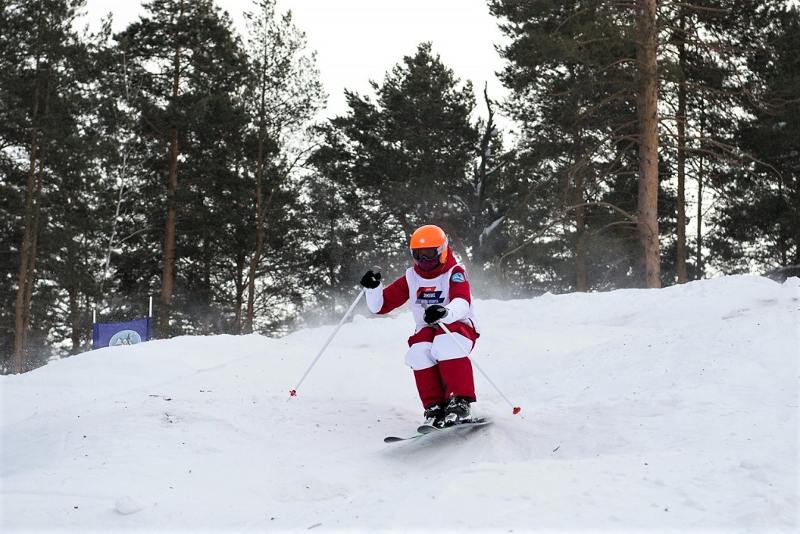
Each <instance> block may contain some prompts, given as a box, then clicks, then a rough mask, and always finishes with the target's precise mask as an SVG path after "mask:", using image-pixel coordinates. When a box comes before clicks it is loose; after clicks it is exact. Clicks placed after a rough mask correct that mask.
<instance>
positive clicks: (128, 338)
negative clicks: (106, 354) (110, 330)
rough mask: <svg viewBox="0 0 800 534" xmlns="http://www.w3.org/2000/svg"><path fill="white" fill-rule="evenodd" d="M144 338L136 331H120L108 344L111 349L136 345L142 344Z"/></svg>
mask: <svg viewBox="0 0 800 534" xmlns="http://www.w3.org/2000/svg"><path fill="white" fill-rule="evenodd" d="M141 341H142V336H140V335H139V332H137V331H136V330H120V331H119V332H117V333H116V334H114V335H113V336H112V337H111V341H109V342H108V346H109V347H116V346H117V345H136V344H137V343H141Z"/></svg>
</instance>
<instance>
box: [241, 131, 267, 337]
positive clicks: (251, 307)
mask: <svg viewBox="0 0 800 534" xmlns="http://www.w3.org/2000/svg"><path fill="white" fill-rule="evenodd" d="M263 204H264V137H263V135H262V134H261V133H259V137H258V160H257V163H256V249H255V251H254V252H253V255H252V256H251V258H250V272H249V273H248V276H247V316H246V318H245V325H244V328H245V332H246V333H248V334H250V333H252V332H253V321H254V319H255V302H256V271H257V270H258V264H259V263H261V255H262V254H263V253H264V205H263Z"/></svg>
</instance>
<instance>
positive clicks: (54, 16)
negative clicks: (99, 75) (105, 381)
mask: <svg viewBox="0 0 800 534" xmlns="http://www.w3.org/2000/svg"><path fill="white" fill-rule="evenodd" d="M81 4H82V2H79V1H76V0H47V1H39V2H10V3H6V4H5V5H4V6H3V17H2V22H0V33H2V38H0V70H1V71H2V73H0V94H1V95H2V102H3V106H2V109H1V110H0V112H1V113H2V118H0V123H2V126H1V127H0V138H1V141H0V146H2V156H0V161H2V168H3V174H4V175H5V177H6V179H7V180H8V181H7V182H6V180H5V179H4V180H3V181H4V183H5V185H4V188H5V192H6V193H7V194H8V197H7V201H6V202H7V204H6V205H5V209H7V210H8V215H9V217H8V218H7V219H6V218H4V220H7V221H9V222H10V223H11V225H10V226H9V227H8V228H7V229H6V233H5V234H4V236H5V239H7V240H8V242H9V244H10V246H9V248H8V250H10V251H14V252H13V254H14V255H15V256H16V258H15V259H16V264H17V266H18V269H17V276H16V282H17V283H16V288H15V289H14V291H15V294H16V296H15V299H14V302H15V304H14V320H13V325H14V326H13V332H14V340H13V354H14V363H13V368H14V370H15V371H16V372H22V371H24V370H26V369H27V368H30V367H33V366H35V365H37V363H38V362H39V361H41V359H44V358H46V357H47V356H48V355H49V354H48V352H49V351H47V350H45V347H46V345H47V336H48V334H49V332H48V329H49V326H50V325H52V323H53V321H52V318H53V314H54V312H53V308H52V307H53V305H54V303H55V302H57V299H58V296H57V293H59V292H61V291H66V292H67V293H68V294H69V295H70V298H71V299H72V300H71V308H70V309H69V310H60V311H62V312H66V313H64V314H63V315H67V316H70V317H72V320H73V323H74V324H73V326H74V327H75V328H79V327H80V325H79V321H78V316H77V313H76V308H75V306H76V302H77V299H79V298H80V295H81V293H83V292H85V291H87V290H89V289H88V288H86V287H85V284H84V283H83V282H81V281H80V280H79V278H80V274H79V273H77V272H73V273H72V275H67V273H66V272H65V271H64V268H63V264H64V263H65V262H66V263H68V264H69V262H70V261H74V260H78V259H81V260H84V261H88V259H89V258H88V257H87V255H88V253H87V246H88V245H87V241H89V240H91V237H92V236H91V233H92V232H93V229H92V227H91V226H92V225H91V221H90V220H89V221H87V220H85V219H83V218H82V217H81V210H83V209H84V208H85V207H86V206H87V203H96V202H97V197H96V196H95V195H94V193H93V183H92V179H93V175H92V170H93V169H92V165H93V163H94V162H95V161H96V159H95V156H94V155H93V153H92V149H91V146H92V143H91V131H90V125H89V124H87V121H88V120H89V119H88V118H87V117H88V115H89V114H90V110H91V98H89V95H90V91H89V90H88V87H89V85H90V81H91V80H90V77H89V76H90V71H89V69H88V68H87V65H86V63H85V61H86V57H87V55H88V54H89V52H88V48H87V46H86V44H85V42H84V41H82V40H81V39H80V38H79V36H78V34H77V33H76V31H75V30H74V29H73V25H74V23H75V20H76V17H77V11H78V9H79V8H80V6H81ZM87 129H88V130H89V131H88V132H87ZM84 193H88V195H89V196H90V197H91V199H89V198H88V197H86V196H84ZM4 198H6V197H5V195H4ZM9 259H10V258H9ZM10 263H11V262H10V261H9V262H4V264H5V265H10ZM79 266H80V263H78V264H77V265H72V264H69V266H68V267H67V268H68V269H70V268H74V269H79V268H80V267H79ZM3 278H6V277H3ZM6 294H7V293H6ZM48 317H49V318H50V319H48ZM6 328H7V327H6ZM7 331H8V330H7ZM32 338H33V339H32ZM31 341H33V342H34V343H33V345H34V346H33V347H31V346H30V343H31ZM72 341H73V349H75V347H76V345H77V344H78V342H79V340H78V339H77V338H76V335H75V332H74V331H73V333H72ZM4 345H5V343H4ZM32 348H35V350H31V349H32ZM33 360H37V361H33Z"/></svg>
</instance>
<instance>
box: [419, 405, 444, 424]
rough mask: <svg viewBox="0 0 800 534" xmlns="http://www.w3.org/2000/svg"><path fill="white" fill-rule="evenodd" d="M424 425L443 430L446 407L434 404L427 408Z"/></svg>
mask: <svg viewBox="0 0 800 534" xmlns="http://www.w3.org/2000/svg"><path fill="white" fill-rule="evenodd" d="M423 425H429V426H435V427H436V428H442V427H443V426H444V405H443V404H434V405H433V406H429V407H427V408H425V422H424V423H423Z"/></svg>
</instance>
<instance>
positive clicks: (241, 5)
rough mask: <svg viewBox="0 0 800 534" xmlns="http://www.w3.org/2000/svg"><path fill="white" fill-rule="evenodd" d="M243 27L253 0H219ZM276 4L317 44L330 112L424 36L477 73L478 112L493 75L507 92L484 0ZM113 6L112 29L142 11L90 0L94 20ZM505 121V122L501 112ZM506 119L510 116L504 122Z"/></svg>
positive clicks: (293, 0)
mask: <svg viewBox="0 0 800 534" xmlns="http://www.w3.org/2000/svg"><path fill="white" fill-rule="evenodd" d="M216 3H217V5H218V6H220V7H221V8H222V9H224V10H225V11H227V12H228V13H230V15H231V17H232V19H233V21H234V24H235V25H236V27H237V29H238V30H239V31H240V33H244V29H245V28H244V18H243V17H242V12H243V11H246V10H250V9H251V8H252V7H251V6H252V3H251V2H250V1H248V0H216ZM278 9H279V10H280V11H281V12H283V11H286V10H288V9H290V10H291V11H292V13H293V15H294V18H295V24H296V26H297V27H298V28H300V29H301V30H302V31H304V32H305V33H306V35H307V37H308V43H309V48H310V49H311V50H316V52H317V62H318V66H319V69H320V74H321V79H322V83H323V85H324V86H325V88H326V91H327V93H328V107H327V109H326V110H325V112H324V115H325V116H328V117H331V116H335V115H339V114H342V113H344V112H345V111H346V109H347V107H346V103H345V99H344V90H345V89H351V90H355V91H357V92H360V93H364V94H370V93H371V91H370V86H369V80H374V81H378V82H380V81H382V80H383V78H384V75H385V73H386V72H387V71H389V70H390V69H391V68H392V67H393V66H394V65H396V64H398V63H400V62H401V61H402V59H403V56H407V55H411V54H413V53H414V52H415V50H416V47H417V45H418V44H419V43H421V42H423V41H431V42H432V43H433V49H434V51H435V52H437V53H439V54H440V55H441V58H442V61H443V62H444V63H445V64H446V65H447V66H449V67H450V68H452V69H453V70H454V72H455V74H456V76H457V77H459V78H461V79H462V80H472V82H473V84H474V86H475V90H476V93H477V94H476V98H477V99H478V109H477V110H476V111H477V112H478V114H480V115H482V116H485V105H484V103H483V98H482V91H483V87H484V84H486V83H488V88H489V96H490V98H492V99H494V100H499V99H502V98H503V97H505V96H506V94H507V93H506V91H505V90H504V88H503V87H502V85H501V84H500V82H499V80H498V79H497V77H496V74H495V73H496V72H497V71H500V70H501V69H502V60H501V58H500V56H499V54H498V53H497V52H496V50H495V44H499V43H502V42H503V36H502V34H501V32H500V30H499V28H498V27H497V19H495V18H494V17H492V16H491V15H490V14H489V9H488V7H487V5H486V0H435V1H433V0H403V1H401V2H398V1H396V0H336V1H332V0H278ZM109 12H112V13H113V14H114V25H113V27H114V30H115V31H118V30H122V29H124V28H125V26H126V25H127V24H128V23H130V22H132V21H133V20H135V19H136V18H137V17H138V16H139V15H140V14H142V13H143V9H142V7H141V3H140V2H138V1H135V0H134V1H130V0H128V1H124V2H120V1H119V0H87V17H88V20H89V21H90V23H94V22H97V21H99V20H100V19H101V18H102V17H103V16H105V15H106V14H107V13H109ZM498 122H499V123H500V124H501V126H503V122H504V121H501V120H498ZM506 124H507V123H506Z"/></svg>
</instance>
